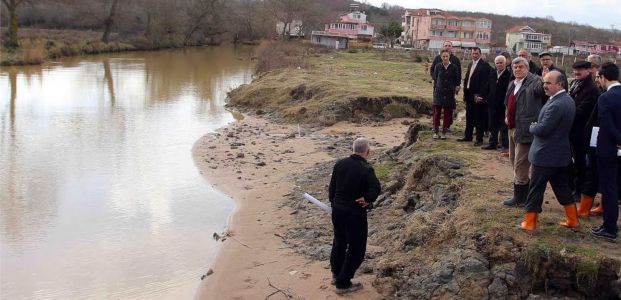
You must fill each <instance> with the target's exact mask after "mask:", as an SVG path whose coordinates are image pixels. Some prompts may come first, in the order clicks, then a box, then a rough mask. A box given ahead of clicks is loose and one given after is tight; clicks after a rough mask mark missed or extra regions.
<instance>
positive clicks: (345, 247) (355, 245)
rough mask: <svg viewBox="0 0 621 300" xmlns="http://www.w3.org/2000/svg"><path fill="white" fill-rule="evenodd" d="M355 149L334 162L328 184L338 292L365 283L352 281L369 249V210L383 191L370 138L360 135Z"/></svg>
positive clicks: (358, 288) (334, 273)
mask: <svg viewBox="0 0 621 300" xmlns="http://www.w3.org/2000/svg"><path fill="white" fill-rule="evenodd" d="M352 150H353V154H352V155H350V156H349V157H347V158H344V159H341V160H339V161H337V162H336V164H335V165H334V169H333V170H332V178H331V179H330V187H329V188H328V191H329V199H330V203H332V225H333V227H334V239H333V241H332V253H331V254H330V267H331V270H332V278H333V279H334V280H333V281H334V283H335V285H336V293H337V294H345V293H351V292H355V291H357V290H360V289H362V284H361V283H352V282H351V279H352V278H353V277H354V274H355V273H356V270H357V269H358V267H360V264H361V263H362V261H363V260H364V254H365V252H366V247H367V234H368V227H367V210H368V209H371V208H372V207H373V202H374V201H375V200H376V199H377V196H379V194H380V191H381V185H380V182H379V180H378V179H377V177H376V176H375V171H374V170H373V167H372V166H371V165H370V164H369V163H368V162H367V160H366V159H367V158H368V157H369V153H370V146H369V141H368V140H367V139H365V138H358V139H356V140H355V141H354V144H353V145H352Z"/></svg>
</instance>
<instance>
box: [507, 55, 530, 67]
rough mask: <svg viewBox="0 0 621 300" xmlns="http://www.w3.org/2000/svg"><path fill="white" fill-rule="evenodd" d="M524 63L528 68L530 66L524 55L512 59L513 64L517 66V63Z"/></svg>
mask: <svg viewBox="0 0 621 300" xmlns="http://www.w3.org/2000/svg"><path fill="white" fill-rule="evenodd" d="M521 63H522V64H524V65H525V66H526V67H527V68H528V60H527V59H526V58H524V57H519V56H518V57H516V58H514V59H513V61H511V65H512V66H515V65H517V64H521Z"/></svg>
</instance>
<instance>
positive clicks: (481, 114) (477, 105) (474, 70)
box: [458, 47, 492, 146]
mask: <svg viewBox="0 0 621 300" xmlns="http://www.w3.org/2000/svg"><path fill="white" fill-rule="evenodd" d="M491 70H492V67H490V65H489V64H488V63H487V62H486V61H485V60H483V59H481V49H480V48H478V47H475V48H473V49H472V62H471V63H470V64H468V70H467V71H466V76H465V77H464V101H465V102H466V129H465V130H464V137H463V138H460V139H458V141H460V142H470V141H472V133H473V131H474V128H475V127H476V129H477V138H476V142H475V143H474V145H475V146H481V145H483V133H484V132H485V130H486V128H485V127H486V126H485V125H486V124H487V118H488V116H487V103H485V99H483V96H484V92H485V89H486V87H487V80H488V79H489V73H490V72H491Z"/></svg>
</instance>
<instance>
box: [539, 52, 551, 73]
mask: <svg viewBox="0 0 621 300" xmlns="http://www.w3.org/2000/svg"><path fill="white" fill-rule="evenodd" d="M539 62H541V66H542V67H544V68H546V69H549V68H550V67H551V66H552V54H550V53H548V52H542V53H541V54H539Z"/></svg>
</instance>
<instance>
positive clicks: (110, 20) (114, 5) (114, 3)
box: [101, 0, 119, 43]
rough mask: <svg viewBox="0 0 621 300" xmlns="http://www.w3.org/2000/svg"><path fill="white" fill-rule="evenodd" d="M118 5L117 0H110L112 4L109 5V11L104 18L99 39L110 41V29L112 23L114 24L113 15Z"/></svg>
mask: <svg viewBox="0 0 621 300" xmlns="http://www.w3.org/2000/svg"><path fill="white" fill-rule="evenodd" d="M118 6H119V0H112V6H110V13H109V14H108V17H107V18H106V19H105V20H104V33H103V36H102V37H101V41H102V42H104V43H108V42H109V41H110V30H112V24H114V16H115V15H116V9H117V7H118Z"/></svg>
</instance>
